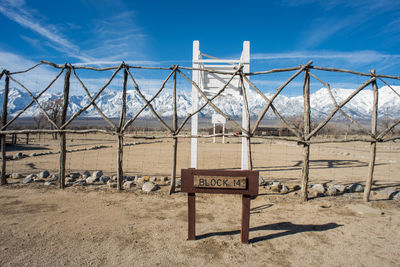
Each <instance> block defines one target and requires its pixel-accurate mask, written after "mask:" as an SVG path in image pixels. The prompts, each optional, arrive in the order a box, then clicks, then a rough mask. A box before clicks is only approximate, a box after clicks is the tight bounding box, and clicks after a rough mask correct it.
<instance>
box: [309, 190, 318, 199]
mask: <svg viewBox="0 0 400 267" xmlns="http://www.w3.org/2000/svg"><path fill="white" fill-rule="evenodd" d="M319 195H320V193H318V191H316V190H313V189H310V190H308V197H309V198H315V197H318V196H319Z"/></svg>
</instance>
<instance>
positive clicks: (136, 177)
mask: <svg viewBox="0 0 400 267" xmlns="http://www.w3.org/2000/svg"><path fill="white" fill-rule="evenodd" d="M139 178H142V176H140V175H135V179H134V181H137V180H138V179H139Z"/></svg>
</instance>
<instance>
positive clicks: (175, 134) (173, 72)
mask: <svg viewBox="0 0 400 267" xmlns="http://www.w3.org/2000/svg"><path fill="white" fill-rule="evenodd" d="M43 64H44V65H47V66H51V67H53V68H56V69H59V70H60V71H59V73H58V74H57V75H56V77H55V78H54V79H53V80H52V81H51V82H50V83H49V84H48V85H47V86H46V87H45V88H44V89H43V90H42V91H40V92H39V93H38V94H37V95H36V96H34V95H33V93H32V92H31V91H30V90H29V89H28V88H27V87H26V86H25V85H24V84H23V83H21V82H20V81H18V79H17V78H16V77H14V76H15V75H18V74H23V73H27V72H29V71H32V70H34V69H35V68H37V67H39V66H40V65H43ZM80 69H84V70H91V71H100V72H104V71H111V70H113V71H114V72H113V74H112V75H111V76H110V78H109V79H108V80H107V82H106V83H105V84H104V85H103V86H102V87H101V88H100V89H99V90H98V91H97V93H96V94H95V95H93V96H92V95H91V94H90V92H89V90H88V89H87V87H86V86H85V84H84V83H83V82H82V80H81V79H80V78H79V75H78V74H77V70H80ZM130 69H148V70H169V71H170V73H169V74H168V76H167V77H166V78H165V79H164V81H163V82H162V84H161V86H160V89H159V90H158V91H157V92H156V93H155V94H154V95H153V96H152V97H151V98H150V99H147V98H146V96H145V95H144V94H143V92H142V91H141V89H140V87H139V84H138V83H137V82H136V80H135V78H134V77H133V75H132V73H131V72H130ZM183 70H197V69H195V68H191V67H181V66H178V65H172V66H171V67H167V68H163V67H142V66H130V65H127V64H125V63H124V62H122V63H121V64H120V65H119V66H112V67H107V68H95V67H90V66H73V65H71V64H67V63H66V64H61V65H59V64H55V63H52V62H48V61H41V62H40V63H38V64H36V65H34V66H32V67H30V68H28V69H26V70H22V71H16V72H9V71H8V70H5V69H3V70H2V71H1V73H0V79H3V77H5V82H4V86H5V87H4V94H3V110H2V117H1V128H0V140H1V155H2V166H1V177H0V178H1V185H4V184H6V183H7V180H6V142H5V137H6V135H7V134H18V133H56V134H58V135H59V136H60V162H59V187H60V188H64V187H65V161H66V134H68V133H77V134H84V133H106V134H110V135H115V136H116V137H117V143H118V153H117V189H118V191H121V190H122V180H123V168H122V162H123V154H124V151H123V140H124V137H130V138H145V139H165V138H170V139H172V140H173V142H172V146H173V155H172V158H173V161H172V171H171V178H172V181H171V187H170V193H174V192H175V182H176V163H177V162H176V159H177V147H178V140H179V138H192V137H197V138H212V137H217V136H222V135H221V134H213V135H196V136H192V135H185V134H180V133H181V131H182V129H183V127H184V126H185V125H186V124H187V122H188V120H189V119H190V118H192V116H193V115H195V114H197V113H199V112H200V111H202V110H203V109H204V108H206V107H211V108H212V109H213V110H214V111H215V112H217V113H219V114H220V115H221V116H223V117H224V118H225V119H226V120H227V121H228V122H229V123H231V124H232V125H233V126H234V127H235V129H239V130H240V131H241V132H242V133H241V134H239V135H233V134H224V136H231V137H246V138H247V141H248V142H247V143H248V158H249V162H250V164H249V166H250V168H252V152H251V138H252V137H253V136H254V134H255V132H256V131H257V129H258V128H259V125H260V123H261V121H262V120H263V119H264V117H265V115H266V114H267V112H268V110H269V109H271V110H272V112H273V114H274V115H275V116H276V118H277V119H278V120H279V121H280V122H281V123H282V125H283V126H284V127H286V128H287V129H288V130H289V131H290V132H291V133H292V134H293V135H294V137H282V136H257V138H262V139H269V140H284V141H289V142H296V143H298V144H299V145H302V146H303V164H302V175H301V184H302V189H301V192H302V194H301V199H302V200H303V201H307V199H308V196H307V187H308V186H307V185H308V179H309V161H310V146H311V144H321V143H345V142H354V141H359V142H367V143H370V161H369V168H368V173H367V179H366V187H365V191H364V200H365V201H369V195H370V190H371V185H372V183H373V175H374V166H375V159H376V144H377V142H390V141H396V140H399V139H400V136H388V133H389V132H390V131H392V130H393V129H394V127H396V126H397V125H399V124H400V120H396V121H394V122H393V123H392V124H391V125H389V126H387V128H386V129H384V130H382V131H381V132H380V133H378V131H377V122H378V96H379V94H378V93H379V90H378V87H377V83H376V82H377V79H379V80H380V81H382V82H383V83H384V84H385V85H386V86H388V87H389V88H390V89H391V90H392V91H393V92H394V93H395V94H396V95H397V96H398V97H400V94H399V92H397V91H396V90H395V89H393V87H392V86H390V84H389V83H387V82H386V81H385V80H384V79H395V80H400V77H397V76H390V75H381V74H376V73H375V71H371V72H370V73H362V72H356V71H352V70H346V69H337V68H325V67H318V66H313V65H312V61H309V62H307V63H306V64H305V65H300V66H298V67H290V68H282V69H272V70H266V71H258V72H252V73H244V72H243V69H242V67H239V68H237V69H236V71H235V72H234V73H228V72H222V71H218V70H210V69H198V70H200V71H204V72H209V73H215V74H224V75H230V78H229V79H228V80H227V81H226V82H225V83H224V85H223V86H222V87H221V88H220V89H219V90H218V91H217V92H216V93H215V94H214V95H213V96H211V97H208V96H207V95H206V94H205V93H204V92H203V91H202V90H201V88H200V86H199V85H198V84H197V83H196V82H194V81H193V80H192V79H190V78H189V77H188V76H187V75H185V74H184V73H183ZM312 70H318V71H326V72H339V73H348V74H352V75H357V76H361V77H368V78H369V79H368V80H366V81H365V82H364V83H363V84H362V85H361V86H360V87H359V88H357V89H356V90H354V91H353V92H352V93H351V94H350V95H349V96H348V97H347V98H346V99H345V100H343V101H342V102H341V103H338V102H337V101H336V99H335V97H334V95H333V93H332V90H331V88H330V85H329V84H328V83H326V82H324V81H323V80H322V79H320V78H319V77H318V76H316V75H315V74H313V73H312V72H311V71H312ZM120 71H123V85H122V88H121V89H122V107H121V111H120V117H119V123H118V125H116V124H115V123H113V122H112V121H111V119H110V118H108V117H107V116H106V115H105V114H104V112H103V111H102V110H101V109H100V108H99V106H98V105H97V104H96V100H97V99H99V97H100V95H101V94H102V93H103V92H104V91H105V89H106V88H107V87H108V86H109V85H110V84H111V82H112V81H113V79H114V78H115V77H116V75H117V74H118V73H119V72H120ZM293 71H295V73H293V74H292V75H291V76H290V77H289V78H288V79H287V80H286V81H285V82H284V83H283V84H282V85H281V86H279V87H278V88H277V89H276V91H275V93H274V94H273V95H272V97H270V98H268V97H267V96H266V95H265V94H263V93H262V91H261V90H260V89H259V88H257V87H256V86H255V85H254V84H253V83H252V82H251V81H250V79H249V78H250V77H251V76H255V75H268V74H272V73H281V72H293ZM71 72H72V74H73V77H75V79H76V80H77V81H78V83H79V85H80V86H81V87H82V89H83V91H84V92H85V94H86V95H87V97H88V98H89V103H88V104H86V105H85V106H84V107H82V108H80V109H79V110H78V111H76V112H75V113H74V114H72V115H71V116H70V117H69V118H68V117H67V110H68V104H69V97H70V79H71ZM63 73H64V91H63V104H62V113H61V121H60V122H57V121H53V120H52V119H51V117H50V116H49V114H47V112H46V110H45V109H44V108H43V106H42V105H41V103H40V101H39V98H40V97H41V96H42V95H43V94H44V93H45V92H47V91H48V90H49V88H50V87H51V86H53V84H54V83H55V82H56V81H57V80H58V79H59V77H60V76H61V75H62V74H63ZM301 73H304V84H303V98H304V103H303V108H304V113H303V125H304V127H303V130H302V131H300V130H299V129H296V128H295V127H293V126H292V125H290V123H288V122H287V121H286V120H285V119H284V117H283V116H282V115H281V114H280V113H279V112H278V110H277V109H276V108H275V105H274V101H275V100H276V99H277V97H278V96H279V95H280V94H281V92H282V91H283V89H284V88H285V87H286V86H287V85H288V84H290V83H291V82H292V81H293V80H294V79H295V78H296V77H297V76H299V75H300V74H301ZM177 74H179V75H180V76H181V77H183V79H184V80H186V81H187V82H189V83H190V84H191V85H193V86H194V88H196V90H197V91H198V93H199V94H200V96H201V98H202V99H203V100H204V103H203V104H202V105H201V107H200V108H198V109H197V110H196V111H193V112H192V113H189V114H186V116H185V117H184V119H183V121H182V123H181V124H180V125H178V114H177V108H178V107H177V90H178V88H177ZM236 76H238V77H239V80H240V86H241V91H242V96H243V100H244V102H243V105H244V108H245V116H247V117H248V118H250V110H249V104H248V99H247V96H248V93H247V92H246V87H245V83H247V84H248V85H249V86H250V88H252V89H254V90H255V91H256V92H257V93H258V95H260V96H261V97H262V98H263V99H264V100H265V103H266V105H265V107H264V108H263V109H262V111H261V112H260V114H259V116H258V118H257V121H256V122H255V124H254V125H253V128H250V119H249V120H248V121H249V125H246V127H245V128H246V129H245V128H243V127H242V126H241V125H240V124H238V123H237V122H236V121H235V120H234V119H233V118H231V117H229V116H228V115H227V114H225V113H224V112H223V111H222V110H221V109H219V108H218V107H217V106H216V105H215V104H214V103H213V101H214V100H215V99H216V98H221V97H223V93H224V91H225V90H226V88H227V87H228V86H229V85H230V83H231V82H232V80H233V79H234V78H235V77H236ZM171 77H173V101H172V102H173V103H172V106H173V112H172V127H170V126H169V125H168V124H167V123H166V122H165V118H163V117H162V116H160V115H159V114H158V113H157V111H156V109H155V108H154V106H153V104H154V99H155V98H156V97H157V96H159V95H160V93H161V92H162V91H163V90H164V89H165V86H166V84H167V82H168V81H169V79H170V78H171ZM311 77H312V78H313V79H316V80H317V81H319V82H320V83H321V84H322V85H323V86H325V87H326V88H327V90H328V93H329V97H330V99H331V100H332V104H333V106H334V108H333V109H332V110H331V112H330V113H329V114H328V116H327V117H326V118H325V119H324V120H322V121H321V122H320V123H319V124H318V125H317V126H316V127H314V128H313V129H312V128H311V104H310V78H311ZM10 80H11V81H12V82H14V83H16V84H17V85H18V86H20V87H21V88H22V89H23V90H25V91H26V92H27V93H28V95H29V96H30V97H31V98H32V101H31V102H30V103H29V104H28V105H26V107H24V108H23V109H22V110H21V111H19V112H18V113H17V115H15V116H13V117H12V118H11V119H10V120H9V121H7V118H8V98H9V95H8V94H9V88H10ZM129 81H130V82H131V83H132V85H133V87H134V89H135V91H136V92H137V93H138V95H139V96H140V97H141V99H142V100H143V101H144V103H145V104H144V105H143V106H142V108H141V109H140V110H139V111H138V112H137V113H136V114H135V115H134V116H132V117H131V118H130V119H129V120H127V86H128V83H129ZM370 84H372V89H373V96H374V97H373V105H372V116H371V130H370V131H368V130H367V129H365V128H364V127H362V126H361V125H360V124H359V123H358V122H357V121H355V120H354V119H353V118H352V117H351V116H349V115H348V114H346V113H345V112H344V110H343V107H344V106H345V105H346V104H347V103H348V102H349V101H350V100H352V99H353V98H354V97H355V96H356V95H357V94H358V93H359V92H360V91H362V90H363V89H364V88H366V87H367V86H368V85H370ZM248 90H250V89H248ZM35 103H36V104H37V105H38V107H39V109H40V111H41V113H43V115H44V116H45V118H46V119H47V121H48V122H49V123H50V124H51V125H52V126H53V129H51V130H49V129H24V130H12V129H8V128H9V126H10V125H12V124H13V123H14V122H15V120H16V119H18V118H19V117H20V116H21V115H22V114H23V113H24V112H25V111H26V110H27V109H29V108H30V107H31V106H32V105H33V104H35ZM92 106H93V108H94V109H95V110H96V111H97V112H98V114H99V115H100V116H101V118H102V119H103V120H104V121H105V122H106V123H107V124H108V125H109V126H110V127H111V129H109V130H105V129H98V128H94V129H87V130H72V129H67V127H68V125H70V124H71V123H72V122H73V121H74V120H75V119H76V118H77V117H78V116H79V115H81V114H82V113H83V112H85V111H86V110H87V109H89V108H90V107H92ZM147 108H148V109H149V110H150V111H151V113H152V115H153V116H154V117H155V118H156V119H157V121H158V122H159V123H160V125H161V126H162V127H163V128H164V129H165V130H166V131H167V134H160V135H154V136H145V137H143V136H138V135H133V134H129V133H127V132H126V130H127V129H128V127H129V126H130V125H131V124H132V123H133V122H134V121H135V120H136V119H137V118H138V117H139V115H140V114H142V112H143V111H144V110H145V109H147ZM337 112H340V113H341V114H342V115H343V117H344V118H346V119H347V120H349V121H350V123H351V124H352V125H354V126H355V127H357V128H358V129H359V130H360V131H361V132H362V133H364V134H365V135H367V136H368V137H363V136H361V137H355V138H347V136H346V137H345V138H342V139H336V138H335V139H332V138H324V139H315V136H316V134H317V133H318V132H319V131H320V130H321V129H323V128H324V127H325V126H326V125H327V124H328V122H329V121H331V120H332V118H333V117H334V116H335V114H336V113H337Z"/></svg>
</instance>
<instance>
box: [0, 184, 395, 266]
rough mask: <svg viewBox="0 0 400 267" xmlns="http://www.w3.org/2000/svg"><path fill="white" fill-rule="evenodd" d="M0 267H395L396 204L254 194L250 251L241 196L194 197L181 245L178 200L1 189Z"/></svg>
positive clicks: (161, 194)
mask: <svg viewBox="0 0 400 267" xmlns="http://www.w3.org/2000/svg"><path fill="white" fill-rule="evenodd" d="M0 198H1V203H2V204H1V205H0V215H1V216H0V224H1V230H0V265H1V266H172V265H178V266H234V265H246V266H398V265H399V258H400V249H399V242H400V232H399V229H400V204H399V202H396V201H394V200H389V201H372V202H370V203H368V204H364V203H363V202H362V200H361V196H359V197H354V196H353V197H351V198H350V197H347V196H346V195H342V196H337V197H324V198H316V199H313V200H311V201H309V202H308V203H306V204H300V203H299V202H298V196H297V195H294V193H292V194H289V195H283V196H282V195H270V194H260V195H259V196H258V197H257V198H256V199H254V200H252V203H251V207H252V210H251V219H250V227H251V232H250V242H251V243H250V244H241V243H240V216H241V199H240V196H232V195H198V197H197V202H196V205H197V207H196V208H197V223H196V233H197V240H195V241H187V240H186V239H187V199H186V195H185V194H184V193H178V194H174V195H172V196H169V195H168V194H167V187H163V188H162V189H161V190H159V191H157V192H153V193H149V194H146V193H142V192H141V191H139V190H133V191H131V192H123V193H116V192H115V191H111V190H110V189H99V188H95V187H79V188H77V187H69V188H67V189H65V190H59V189H57V188H56V187H55V186H54V187H52V186H50V187H44V186H43V185H30V186H21V185H9V186H6V187H2V188H0Z"/></svg>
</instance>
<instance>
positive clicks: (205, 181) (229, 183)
mask: <svg viewBox="0 0 400 267" xmlns="http://www.w3.org/2000/svg"><path fill="white" fill-rule="evenodd" d="M193 186H194V187H200V188H233V189H235V188H237V189H245V188H246V186H247V179H246V177H231V176H206V175H194V181H193Z"/></svg>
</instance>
